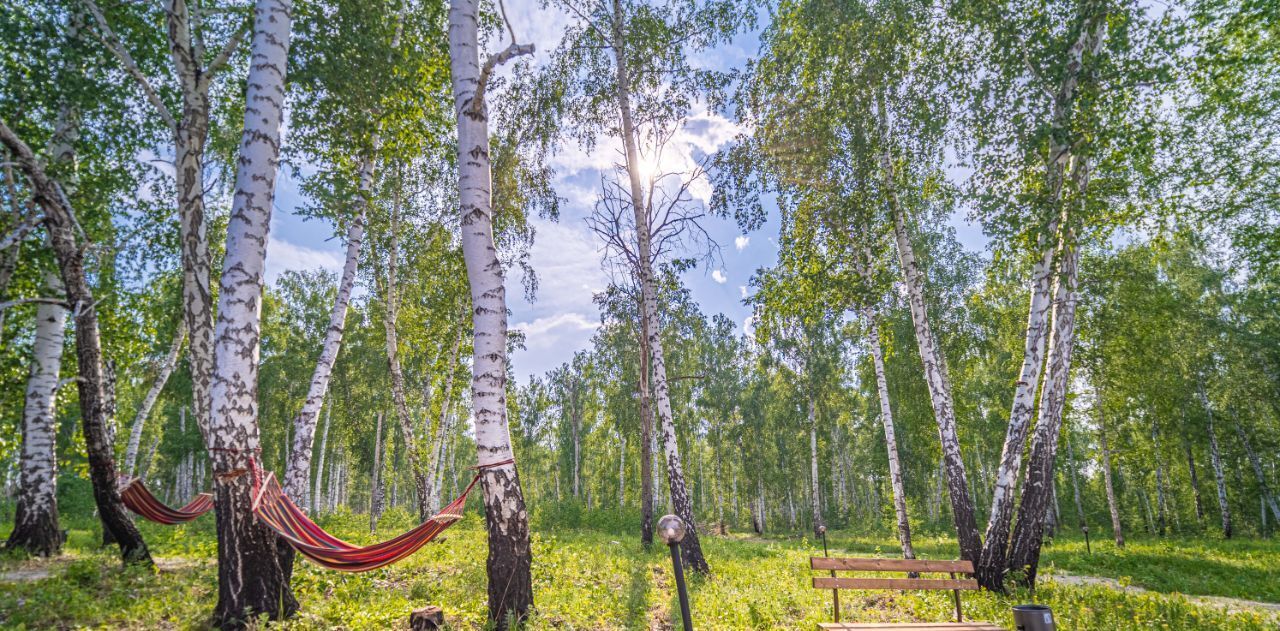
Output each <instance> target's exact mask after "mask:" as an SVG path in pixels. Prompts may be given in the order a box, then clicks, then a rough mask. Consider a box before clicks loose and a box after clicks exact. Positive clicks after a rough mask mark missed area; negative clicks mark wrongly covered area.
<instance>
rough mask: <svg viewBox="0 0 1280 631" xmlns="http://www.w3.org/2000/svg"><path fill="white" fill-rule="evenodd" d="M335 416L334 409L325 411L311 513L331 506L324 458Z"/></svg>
mask: <svg viewBox="0 0 1280 631" xmlns="http://www.w3.org/2000/svg"><path fill="white" fill-rule="evenodd" d="M332 416H333V408H332V407H327V408H325V409H324V429H322V430H320V459H319V461H318V462H316V479H315V480H314V481H313V484H312V487H313V488H314V490H313V491H312V493H311V498H310V499H311V511H312V512H313V513H318V512H320V511H322V510H327V509H328V508H329V505H328V503H327V501H326V500H327V498H326V497H325V494H324V492H323V491H324V489H325V487H324V456H325V454H326V453H327V452H328V445H329V420H330V418H332Z"/></svg>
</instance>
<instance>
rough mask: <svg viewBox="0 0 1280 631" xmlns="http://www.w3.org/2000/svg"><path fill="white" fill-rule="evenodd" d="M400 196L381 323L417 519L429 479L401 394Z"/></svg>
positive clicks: (424, 515) (423, 511) (424, 514)
mask: <svg viewBox="0 0 1280 631" xmlns="http://www.w3.org/2000/svg"><path fill="white" fill-rule="evenodd" d="M399 205H400V198H399V191H397V196H396V200H395V202H394V203H393V204H392V208H391V239H390V241H389V243H388V247H387V279H386V283H385V291H384V292H383V303H384V307H385V308H384V309H383V311H382V314H383V315H382V325H383V329H384V330H385V332H386V341H387V369H388V371H389V372H390V374H391V401H392V403H393V404H394V407H395V412H396V418H397V419H399V420H400V431H402V432H403V433H404V444H405V453H406V454H407V455H408V458H409V470H410V472H411V473H412V474H413V484H414V487H415V489H416V490H417V493H418V521H420V522H423V521H426V520H428V519H430V518H431V516H432V514H433V513H432V512H431V504H430V497H431V495H432V490H431V487H430V484H431V481H430V479H429V478H428V477H427V471H426V469H425V466H424V464H423V462H422V444H421V440H422V439H421V436H420V434H419V433H418V431H417V429H416V427H415V426H414V424H413V417H412V416H410V414H409V404H408V402H407V401H406V399H405V393H404V371H403V370H402V369H401V367H400V341H399V337H398V335H397V333H396V327H397V320H398V318H399V297H398V296H397V294H396V285H397V279H396V270H397V268H398V266H399V258H400V235H399V232H398V230H399V227H398V219H399V211H400V208H399Z"/></svg>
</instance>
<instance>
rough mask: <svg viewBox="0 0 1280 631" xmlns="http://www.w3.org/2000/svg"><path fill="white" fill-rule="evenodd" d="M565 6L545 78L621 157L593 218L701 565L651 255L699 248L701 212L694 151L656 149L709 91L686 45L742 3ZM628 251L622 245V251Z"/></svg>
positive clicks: (722, 36)
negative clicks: (638, 348)
mask: <svg viewBox="0 0 1280 631" xmlns="http://www.w3.org/2000/svg"><path fill="white" fill-rule="evenodd" d="M559 4H560V5H561V6H563V7H564V8H565V9H566V11H567V12H569V13H571V14H572V15H573V16H575V23H574V24H573V25H572V26H571V27H570V28H569V29H568V31H567V33H566V34H565V36H564V38H563V39H562V41H561V44H560V47H559V48H558V49H557V51H556V56H555V62H554V63H553V64H552V68H551V69H550V71H549V74H550V75H551V77H550V80H552V81H553V82H555V83H556V84H557V85H563V86H564V91H565V94H566V99H565V108H566V111H567V113H568V114H569V116H568V117H567V120H566V122H567V123H568V126H569V127H570V129H571V131H570V133H571V135H572V136H573V137H574V138H575V140H577V141H578V142H580V143H583V144H585V145H587V146H589V147H590V146H594V145H595V143H596V141H597V139H599V138H600V137H608V138H610V139H614V140H615V141H616V142H617V144H618V145H620V149H621V151H620V153H621V155H622V162H621V163H620V164H616V165H615V166H614V175H613V176H612V177H609V176H607V175H606V177H605V178H602V186H603V188H604V190H603V191H602V194H601V197H600V201H599V203H598V204H597V214H596V218H595V219H594V220H593V229H594V230H595V231H596V232H597V234H599V235H600V236H601V237H602V238H603V239H604V240H605V241H606V244H607V247H608V248H609V249H610V250H611V253H612V256H614V257H616V258H615V259H614V260H615V261H616V262H618V263H620V264H621V265H622V266H623V269H624V270H625V271H626V272H627V273H628V275H630V276H631V277H632V278H633V281H634V283H635V285H636V287H637V289H638V294H639V297H638V312H639V317H640V319H641V321H642V323H643V325H642V326H643V331H644V334H645V335H646V336H647V340H648V343H647V346H648V348H647V357H648V362H649V366H648V370H647V372H646V375H647V376H648V377H649V378H650V379H651V380H652V383H651V386H652V391H653V404H654V412H655V413H656V415H655V421H656V422H655V430H656V431H655V433H656V435H657V437H658V438H659V439H660V443H661V445H662V450H663V454H664V468H665V469H666V473H667V481H668V485H669V491H670V498H671V503H672V507H673V508H674V510H675V513H676V515H678V516H679V517H680V518H681V519H682V520H683V521H684V522H685V523H686V524H687V525H688V529H689V532H688V534H687V535H686V536H685V538H684V540H683V541H682V542H681V544H680V545H681V550H682V554H683V555H684V558H685V562H686V563H687V564H688V566H689V567H691V568H693V569H694V570H695V571H698V572H706V571H708V566H707V563H706V560H705V558H704V557H703V554H702V549H701V546H700V544H699V541H698V528H697V523H696V520H695V518H694V514H693V506H692V501H691V497H690V495H689V488H688V485H687V483H686V479H685V473H684V470H683V464H682V460H681V455H680V447H679V444H678V441H677V439H676V438H677V437H676V425H675V419H674V411H673V406H672V404H671V385H670V383H669V375H668V374H667V371H668V367H667V363H668V358H667V353H666V348H664V346H663V341H662V337H663V335H662V333H663V331H662V328H661V324H660V321H659V318H658V308H659V304H658V292H659V289H658V282H659V279H658V274H659V271H658V266H659V265H660V264H661V263H662V262H665V261H669V260H670V257H671V256H673V255H674V256H679V255H681V254H682V253H686V252H692V253H694V254H697V253H700V252H705V251H703V250H701V249H700V248H701V246H702V245H704V244H705V243H706V241H705V240H704V239H702V237H705V232H703V230H702V228H701V225H700V224H699V222H698V220H699V218H700V217H701V215H702V214H703V211H702V210H700V209H699V204H698V203H697V202H696V200H695V199H693V198H692V197H691V196H690V195H689V188H690V186H692V185H694V183H695V182H697V181H699V180H702V179H703V173H702V168H701V166H700V163H701V162H704V161H705V160H702V159H700V158H699V157H695V158H694V164H693V165H688V164H679V165H678V166H677V163H678V162H679V161H680V160H681V158H680V157H679V156H675V155H665V156H664V150H667V149H668V147H666V145H667V142H668V141H669V140H670V138H671V137H672V135H673V134H675V133H676V131H677V130H678V129H679V128H680V127H681V126H682V125H683V124H684V121H685V119H686V118H687V117H688V116H689V115H690V114H691V111H692V110H693V108H694V107H695V105H696V104H697V101H698V100H699V99H701V98H704V97H707V96H713V97H714V93H715V92H716V91H717V89H718V86H719V85H720V84H721V81H720V80H719V79H717V78H716V77H714V76H713V73H708V72H705V71H700V70H698V69H695V67H694V66H693V65H692V64H690V60H689V58H688V56H689V55H690V54H692V53H694V52H696V51H699V50H707V49H710V48H713V47H714V46H716V45H717V44H719V43H721V42H723V41H726V40H727V39H728V38H729V37H731V36H732V34H733V33H734V32H736V31H737V29H738V28H740V27H741V26H742V24H743V23H744V20H749V19H750V18H751V15H750V12H741V11H735V10H734V8H733V7H731V5H730V4H729V3H724V2H711V3H692V2H685V1H683V0H676V1H672V2H654V3H649V2H643V1H637V2H633V1H624V0H598V1H597V0H593V1H591V2H586V3H578V2H575V1H573V0H566V1H565V2H561V3H559ZM628 253H629V254H628Z"/></svg>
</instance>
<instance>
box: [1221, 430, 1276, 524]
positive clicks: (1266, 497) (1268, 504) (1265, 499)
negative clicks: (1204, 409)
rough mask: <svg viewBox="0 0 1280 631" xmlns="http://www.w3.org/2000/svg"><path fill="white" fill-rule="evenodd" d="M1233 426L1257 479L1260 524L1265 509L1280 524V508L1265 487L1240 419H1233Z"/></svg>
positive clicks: (1257, 461)
mask: <svg viewBox="0 0 1280 631" xmlns="http://www.w3.org/2000/svg"><path fill="white" fill-rule="evenodd" d="M1234 421H1235V422H1234V423H1233V425H1235V428H1236V437H1237V438H1239V439H1240V444H1241V445H1244V451H1245V454H1246V455H1248V456H1249V464H1250V465H1252V466H1253V474H1254V475H1255V476H1257V478H1258V490H1259V491H1260V492H1261V495H1262V504H1263V511H1262V523H1263V525H1264V528H1263V530H1264V531H1265V530H1266V528H1265V525H1266V521H1267V511H1266V509H1267V508H1270V509H1271V515H1272V516H1273V517H1275V520H1276V521H1277V522H1280V507H1277V506H1276V498H1275V496H1274V495H1272V494H1271V487H1270V486H1268V485H1267V475H1266V473H1263V471H1262V461H1261V460H1259V459H1258V454H1257V452H1255V451H1254V450H1253V445H1251V444H1250V443H1249V437H1248V436H1247V435H1245V433H1244V428H1243V427H1240V419H1238V418H1237V419H1234Z"/></svg>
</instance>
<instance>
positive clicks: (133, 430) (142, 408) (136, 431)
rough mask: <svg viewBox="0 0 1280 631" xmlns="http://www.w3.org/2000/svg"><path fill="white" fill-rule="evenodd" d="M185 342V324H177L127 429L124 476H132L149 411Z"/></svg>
mask: <svg viewBox="0 0 1280 631" xmlns="http://www.w3.org/2000/svg"><path fill="white" fill-rule="evenodd" d="M186 340H187V327H186V325H185V323H183V322H179V323H178V324H177V327H176V330H175V331H174V333H173V341H172V342H170V343H169V352H168V354H167V355H165V357H164V362H163V363H162V364H160V372H159V374H157V375H156V380H155V382H154V383H152V384H151V388H150V389H149V390H147V394H146V396H145V397H143V399H142V404H141V405H139V406H138V413H137V414H136V415H135V416H134V417H133V425H132V427H130V428H129V444H128V445H127V446H126V447H125V450H124V474H125V475H126V476H129V477H133V476H134V472H135V471H134V470H135V464H136V463H137V461H138V449H139V445H140V444H141V443H142V432H143V430H145V429H146V425H147V417H149V416H151V409H152V408H154V407H155V405H156V401H157V400H158V399H159V398H160V393H161V392H162V391H164V385H165V384H166V383H168V382H169V376H170V375H172V374H173V370H174V368H176V367H177V366H178V355H180V354H181V353H182V345H183V343H184V342H186Z"/></svg>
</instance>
